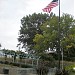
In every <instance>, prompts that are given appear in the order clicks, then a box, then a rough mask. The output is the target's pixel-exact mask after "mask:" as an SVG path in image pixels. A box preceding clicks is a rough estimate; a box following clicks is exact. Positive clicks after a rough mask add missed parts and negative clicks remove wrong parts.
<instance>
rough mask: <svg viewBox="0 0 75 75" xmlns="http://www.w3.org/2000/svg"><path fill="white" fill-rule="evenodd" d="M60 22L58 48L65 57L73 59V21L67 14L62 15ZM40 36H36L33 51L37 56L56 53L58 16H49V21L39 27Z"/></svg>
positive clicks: (74, 47)
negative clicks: (59, 47)
mask: <svg viewBox="0 0 75 75" xmlns="http://www.w3.org/2000/svg"><path fill="white" fill-rule="evenodd" d="M60 19H61V22H60V46H61V50H62V49H63V51H64V55H65V56H70V57H71V56H73V57H75V20H74V19H73V17H72V16H71V15H69V14H63V15H62V16H61V18H60ZM40 29H41V30H42V32H43V33H42V34H36V35H35V38H34V39H33V41H34V42H35V46H34V50H35V52H36V53H37V54H42V53H43V52H49V50H55V49H56V50H57V52H58V40H59V37H58V35H59V33H58V16H56V15H54V14H53V16H51V18H50V20H48V21H46V22H45V23H43V24H42V25H41V27H40Z"/></svg>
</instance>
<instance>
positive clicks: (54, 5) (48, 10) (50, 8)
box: [42, 0, 58, 13]
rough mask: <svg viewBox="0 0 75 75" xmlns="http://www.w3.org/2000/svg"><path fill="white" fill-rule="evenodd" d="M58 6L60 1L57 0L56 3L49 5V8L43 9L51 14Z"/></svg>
mask: <svg viewBox="0 0 75 75" xmlns="http://www.w3.org/2000/svg"><path fill="white" fill-rule="evenodd" d="M56 6H58V0H56V1H52V2H51V3H50V4H48V6H46V7H45V8H44V9H42V10H43V11H44V12H48V13H50V12H51V10H52V9H53V8H54V7H56Z"/></svg>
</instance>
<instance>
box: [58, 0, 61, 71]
mask: <svg viewBox="0 0 75 75" xmlns="http://www.w3.org/2000/svg"><path fill="white" fill-rule="evenodd" d="M60 55H61V53H60V0H59V20H58V69H59V70H60Z"/></svg>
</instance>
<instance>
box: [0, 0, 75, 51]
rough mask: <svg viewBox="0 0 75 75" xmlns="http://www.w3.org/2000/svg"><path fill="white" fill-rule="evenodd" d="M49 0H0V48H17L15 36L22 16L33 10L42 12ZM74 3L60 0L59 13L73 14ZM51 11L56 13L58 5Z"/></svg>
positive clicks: (71, 0) (16, 36) (68, 0)
mask: <svg viewBox="0 0 75 75" xmlns="http://www.w3.org/2000/svg"><path fill="white" fill-rule="evenodd" d="M51 1H52V0H0V43H1V44H2V48H6V49H12V50H17V49H18V48H17V47H16V45H17V44H18V41H17V38H18V32H19V30H20V25H21V23H20V20H21V19H22V17H23V16H25V15H28V14H32V13H34V12H36V13H41V12H43V11H42V9H43V8H44V7H45V6H47V5H48V4H49V3H50V2H51ZM74 4H75V2H74V0H61V14H62V13H69V14H72V15H73V16H74V7H75V6H74ZM52 12H53V13H56V14H57V15H58V6H57V7H55V8H53V10H52ZM43 13H44V12H43Z"/></svg>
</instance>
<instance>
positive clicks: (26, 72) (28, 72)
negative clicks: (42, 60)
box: [9, 68, 37, 75]
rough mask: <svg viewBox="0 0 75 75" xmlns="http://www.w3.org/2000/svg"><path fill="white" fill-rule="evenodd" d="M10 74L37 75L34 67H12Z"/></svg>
mask: <svg viewBox="0 0 75 75" xmlns="http://www.w3.org/2000/svg"><path fill="white" fill-rule="evenodd" d="M9 75H37V73H36V70H35V69H33V68H10V69H9Z"/></svg>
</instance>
